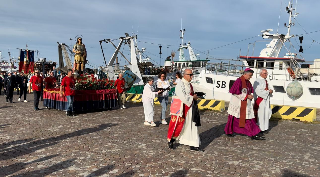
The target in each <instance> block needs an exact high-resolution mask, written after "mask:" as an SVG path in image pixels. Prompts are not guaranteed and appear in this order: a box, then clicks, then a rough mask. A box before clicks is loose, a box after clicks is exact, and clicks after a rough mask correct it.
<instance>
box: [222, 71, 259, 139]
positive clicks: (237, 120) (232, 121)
mask: <svg viewBox="0 0 320 177" xmlns="http://www.w3.org/2000/svg"><path fill="white" fill-rule="evenodd" d="M252 75H253V70H251V69H250V68H247V69H245V70H244V73H243V75H242V76H241V77H239V78H238V79H237V80H236V81H235V82H234V83H233V85H232V87H231V89H230V90H229V92H230V93H231V94H232V95H231V99H230V103H229V107H228V114H229V116H228V122H227V124H226V127H225V129H224V131H225V133H226V134H227V135H228V136H234V133H237V134H243V135H247V136H249V137H251V138H252V139H255V140H264V139H265V138H264V137H263V136H261V134H260V128H259V126H258V125H257V124H256V121H255V119H254V118H255V117H254V112H253V106H252V104H251V100H252V99H253V95H252V94H253V87H252V85H251V83H250V81H249V80H250V78H251V77H252Z"/></svg>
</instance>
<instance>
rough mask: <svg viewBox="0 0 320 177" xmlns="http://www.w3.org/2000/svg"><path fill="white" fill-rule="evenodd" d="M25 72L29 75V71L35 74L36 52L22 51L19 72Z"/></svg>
mask: <svg viewBox="0 0 320 177" xmlns="http://www.w3.org/2000/svg"><path fill="white" fill-rule="evenodd" d="M22 70H23V71H24V73H25V74H27V73H28V72H29V71H31V72H34V51H33V50H22V49H20V62H19V72H22Z"/></svg>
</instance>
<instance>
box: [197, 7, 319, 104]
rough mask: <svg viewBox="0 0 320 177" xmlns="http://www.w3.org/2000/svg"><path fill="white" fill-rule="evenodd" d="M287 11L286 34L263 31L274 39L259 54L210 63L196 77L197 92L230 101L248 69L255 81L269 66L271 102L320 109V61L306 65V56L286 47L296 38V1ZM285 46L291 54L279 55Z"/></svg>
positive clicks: (267, 37)
mask: <svg viewBox="0 0 320 177" xmlns="http://www.w3.org/2000/svg"><path fill="white" fill-rule="evenodd" d="M286 12H287V13H288V14H289V23H288V25H287V28H288V31H287V33H286V34H278V33H271V32H272V31H273V30H272V29H267V30H263V31H261V33H262V34H261V36H262V38H263V39H266V40H271V41H270V42H269V43H268V44H267V45H266V47H265V48H264V49H262V50H261V52H260V55H259V56H248V55H246V56H239V57H238V58H237V59H234V60H232V59H231V60H221V62H220V63H208V65H207V66H206V68H205V69H202V70H200V71H199V72H198V73H196V75H195V77H194V80H193V86H194V89H195V91H196V92H199V93H203V94H205V98H206V99H216V100H225V101H229V100H230V97H231V94H230V93H229V89H230V88H231V86H232V84H233V83H234V81H235V80H236V79H237V78H238V77H240V76H241V74H242V71H243V70H244V69H245V68H251V69H252V70H253V71H254V75H253V77H252V79H251V80H250V82H251V83H254V81H255V80H256V78H257V77H258V76H259V72H260V71H261V69H267V71H268V74H269V78H267V79H268V82H269V83H270V85H271V86H272V88H271V89H273V90H274V92H273V94H272V98H271V104H274V105H290V106H303V107H316V108H320V83H319V81H320V62H319V61H320V60H319V59H315V60H314V62H313V64H311V65H307V66H308V67H302V66H305V65H304V64H303V63H304V62H305V60H304V58H299V57H298V56H299V55H298V54H296V53H292V52H290V51H289V50H288V48H287V47H286V46H285V44H286V43H287V42H289V39H291V38H293V37H296V36H294V35H291V34H290V30H291V28H292V26H293V22H292V18H293V17H296V16H297V15H298V14H297V13H296V12H295V8H293V4H292V2H289V5H288V6H287V7H286ZM299 39H300V40H302V39H303V38H302V37H300V38H299ZM283 48H285V49H286V50H287V53H286V55H285V56H283V57H279V54H280V51H281V49H283ZM301 50H303V49H302V47H300V51H301ZM239 62H240V64H237V63H239Z"/></svg>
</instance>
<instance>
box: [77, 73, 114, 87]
mask: <svg viewBox="0 0 320 177" xmlns="http://www.w3.org/2000/svg"><path fill="white" fill-rule="evenodd" d="M114 88H115V86H114V80H109V79H106V78H103V79H96V78H95V77H94V75H93V74H91V75H85V76H84V75H82V74H81V75H80V77H77V78H76V83H75V90H101V89H114Z"/></svg>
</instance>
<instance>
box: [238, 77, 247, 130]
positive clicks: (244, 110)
mask: <svg viewBox="0 0 320 177" xmlns="http://www.w3.org/2000/svg"><path fill="white" fill-rule="evenodd" d="M240 79H241V85H242V90H243V89H247V96H248V87H247V83H246V79H245V78H244V76H241V77H240ZM242 90H241V92H242ZM246 117H247V98H245V99H244V100H241V107H240V122H239V127H245V125H246Z"/></svg>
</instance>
